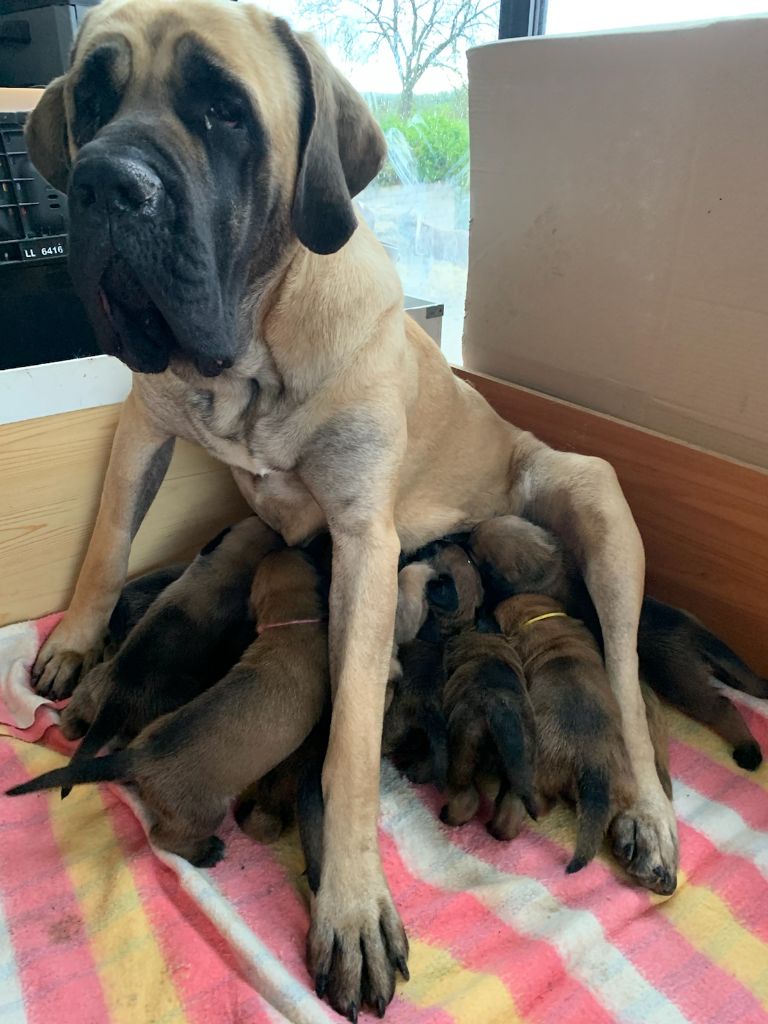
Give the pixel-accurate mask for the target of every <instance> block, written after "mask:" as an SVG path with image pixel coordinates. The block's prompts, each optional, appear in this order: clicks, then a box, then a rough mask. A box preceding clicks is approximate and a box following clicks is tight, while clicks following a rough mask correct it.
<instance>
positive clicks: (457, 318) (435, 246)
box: [269, 0, 499, 363]
mask: <svg viewBox="0 0 768 1024" xmlns="http://www.w3.org/2000/svg"><path fill="white" fill-rule="evenodd" d="M269 6H270V8H271V9H272V11H274V13H275V14H279V15H281V16H283V17H285V18H287V19H288V20H289V21H290V22H291V24H292V25H293V26H294V27H296V28H300V29H310V30H312V31H313V32H314V33H315V34H316V35H317V37H318V39H319V40H320V42H321V43H322V44H323V45H324V46H325V47H326V49H327V50H328V52H329V55H330V56H331V58H332V60H333V61H334V62H335V63H336V65H337V66H338V67H339V68H341V70H342V71H344V73H345V74H346V75H347V77H348V78H349V79H350V81H351V82H352V83H353V84H354V85H355V86H356V88H358V89H359V90H360V92H361V93H362V94H363V95H364V96H365V98H366V100H367V101H368V104H369V106H370V107H371V110H372V111H373V113H374V116H375V117H376V119H377V120H378V122H379V124H380V125H381V127H382V129H383V131H384V134H385V136H386V138H387V143H388V147H389V158H388V160H387V163H386V165H385V167H384V169H383V170H382V172H381V174H380V175H379V177H378V178H377V179H376V181H374V182H373V183H372V184H371V185H370V186H369V187H368V188H367V189H366V190H365V191H364V192H363V193H362V194H361V195H360V196H359V203H360V205H361V207H362V210H363V214H364V216H365V218H366V220H367V221H368V222H369V224H370V225H371V227H372V228H373V230H374V231H375V232H376V234H377V235H378V237H379V238H380V239H381V241H382V242H383V243H384V244H385V245H386V246H387V249H388V251H389V253H390V255H391V256H392V258H393V259H394V261H395V263H396V265H397V268H398V271H399V273H400V277H401V280H402V282H403V288H404V290H405V292H406V294H408V295H411V296H415V297H418V298H421V299H426V300H429V301H430V302H434V303H443V304H444V306H445V315H444V318H443V327H442V348H443V351H444V352H445V354H446V356H447V357H448V359H450V360H451V361H452V362H457V363H460V362H461V332H462V325H463V320H464V295H465V291H466V284H467V243H468V228H469V125H468V121H467V78H466V50H467V49H468V47H470V46H472V45H475V44H477V43H482V42H490V41H491V40H494V39H497V38H498V35H499V0H292V2H285V3H280V2H279V0H272V3H270V4H269Z"/></svg>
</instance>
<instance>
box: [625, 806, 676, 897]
mask: <svg viewBox="0 0 768 1024" xmlns="http://www.w3.org/2000/svg"><path fill="white" fill-rule="evenodd" d="M659 793H660V794H661V798H660V799H659V798H657V797H656V795H655V794H653V793H651V794H650V795H649V796H647V797H640V798H638V800H637V801H636V803H635V804H634V806H633V807H630V808H629V810H627V811H626V812H624V813H623V814H619V815H618V816H617V817H616V818H614V820H613V822H612V823H611V828H610V836H611V840H612V843H613V852H614V855H615V857H616V859H617V860H618V862H619V863H620V864H621V866H622V867H623V868H624V869H625V871H626V872H627V873H628V874H629V875H631V877H632V878H634V879H635V880H636V881H637V882H638V883H639V884H640V885H642V886H644V887H645V888H646V889H651V890H652V891H653V892H656V893H659V894H660V895H661V896H671V894H672V893H673V892H674V891H675V889H676V887H677V867H678V858H679V851H678V844H677V822H676V820H675V815H674V811H673V809H672V805H671V803H670V802H669V800H667V798H666V797H665V796H664V795H663V792H662V790H661V789H660V788H659Z"/></svg>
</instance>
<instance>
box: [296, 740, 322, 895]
mask: <svg viewBox="0 0 768 1024" xmlns="http://www.w3.org/2000/svg"><path fill="white" fill-rule="evenodd" d="M324 815H325V804H324V802H323V753H322V750H321V749H320V748H319V747H317V748H315V750H313V751H312V753H311V754H310V756H309V757H308V758H307V760H306V761H305V762H304V764H303V765H302V766H301V773H300V775H299V784H298V787H297V792H296V817H297V819H298V823H299V838H300V839H301V848H302V850H303V852H304V861H305V863H306V865H307V870H306V875H307V882H308V884H309V888H310V891H311V892H313V893H317V890H318V889H319V888H320V877H321V875H322V871H323V818H324Z"/></svg>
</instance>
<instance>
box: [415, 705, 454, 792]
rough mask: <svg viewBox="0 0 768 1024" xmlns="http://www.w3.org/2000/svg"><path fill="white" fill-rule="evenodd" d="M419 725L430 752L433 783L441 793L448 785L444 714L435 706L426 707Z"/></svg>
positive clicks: (446, 735)
mask: <svg viewBox="0 0 768 1024" xmlns="http://www.w3.org/2000/svg"><path fill="white" fill-rule="evenodd" d="M421 725H422V728H423V729H424V732H425V734H426V737H427V741H428V742H429V749H430V752H431V754H432V771H433V773H434V780H435V785H436V786H437V788H438V789H439V790H440V792H441V793H442V792H443V791H444V790H445V789H446V788H447V786H448V726H447V724H446V721H445V716H444V715H443V713H442V712H441V711H440V710H439V709H438V708H436V707H431V706H430V707H427V708H425V709H424V711H423V714H422V716H421Z"/></svg>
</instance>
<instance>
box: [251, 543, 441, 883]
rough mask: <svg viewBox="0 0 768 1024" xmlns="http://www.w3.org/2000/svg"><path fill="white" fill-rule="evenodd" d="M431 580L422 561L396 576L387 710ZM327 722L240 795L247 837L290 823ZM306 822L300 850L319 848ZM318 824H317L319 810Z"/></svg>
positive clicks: (276, 833) (306, 819) (267, 838)
mask: <svg viewBox="0 0 768 1024" xmlns="http://www.w3.org/2000/svg"><path fill="white" fill-rule="evenodd" d="M311 550H312V553H313V557H314V558H315V559H316V561H317V562H319V563H320V564H323V563H324V562H325V559H326V556H327V554H328V552H327V551H326V549H325V547H323V549H322V551H319V552H318V551H317V550H316V545H315V544H313V545H312V546H311ZM435 576H436V573H435V570H434V569H433V568H432V566H430V565H429V564H428V563H426V562H413V563H411V564H409V565H406V566H404V567H403V569H402V570H401V571H400V573H399V574H398V595H397V611H396V616H395V638H394V644H393V649H392V658H391V662H390V678H389V683H388V687H387V689H388V694H387V705H388V706H389V704H390V703H391V701H392V695H393V692H394V688H395V687H397V686H398V684H399V680H400V678H401V674H402V669H401V665H400V661H399V659H398V649H399V647H400V645H401V644H403V643H405V642H406V641H409V640H412V639H413V637H415V636H416V634H417V633H418V632H419V630H420V629H421V627H422V626H423V624H424V621H425V619H426V617H427V613H428V610H429V609H428V604H427V586H428V584H429V582H430V581H431V580H432V579H434V578H435ZM328 724H329V723H328V722H327V721H326V722H325V726H324V727H323V725H322V723H321V725H319V726H318V727H317V728H316V729H314V730H313V732H312V733H311V735H310V736H308V737H307V739H306V740H305V742H304V743H303V744H302V745H301V747H299V748H298V750H296V751H295V752H294V753H293V754H292V755H291V756H290V757H288V758H286V760H285V761H283V762H282V763H281V764H279V765H278V766H277V767H276V768H274V769H273V770H272V771H270V772H269V773H268V774H267V775H265V776H263V778H260V779H258V780H256V781H254V782H253V783H252V784H251V785H250V786H248V787H247V788H246V789H245V791H244V792H243V793H242V794H241V795H240V798H239V799H238V802H237V807H236V808H235V820H236V821H237V823H238V825H239V826H240V828H241V829H242V830H243V831H244V832H245V833H246V834H247V835H249V836H250V837H251V838H252V839H255V840H256V841H257V842H261V843H271V842H274V841H275V840H277V839H278V838H279V837H280V836H281V835H282V833H283V832H284V831H285V829H286V828H288V827H290V825H292V824H293V821H294V818H295V816H296V805H297V800H300V797H299V793H300V790H301V785H302V782H301V780H302V779H306V780H307V781H306V787H307V790H309V789H311V788H312V783H311V781H310V776H311V774H312V772H315V773H316V774H317V777H318V780H319V779H320V774H321V772H322V763H323V757H324V755H325V750H326V748H327V743H328ZM310 803H311V800H310ZM321 806H322V805H321ZM310 818H311V819H312V820H314V821H316V820H317V819H316V816H314V817H313V816H312V815H310V814H303V815H302V814H299V827H300V829H301V830H302V835H303V838H304V842H303V845H304V846H305V851H306V850H314V849H315V848H319V845H320V844H321V842H322V837H321V836H319V835H315V834H314V833H313V831H312V825H311V823H310ZM319 820H320V824H321V825H322V810H321V811H320V817H319ZM307 837H311V838H307ZM311 859H313V858H312V857H310V856H308V857H307V863H308V865H309V864H310V860H311ZM316 859H317V858H314V860H316ZM309 873H310V874H311V872H309Z"/></svg>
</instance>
